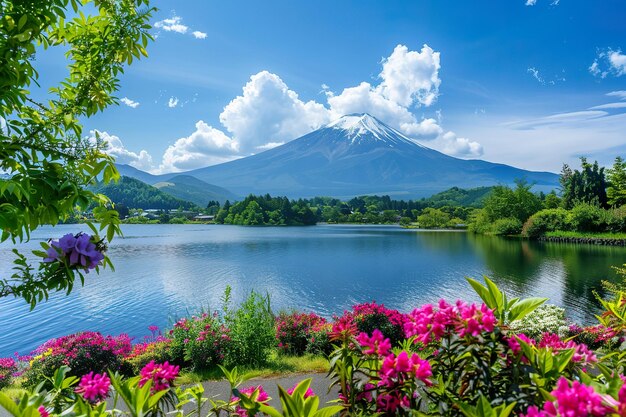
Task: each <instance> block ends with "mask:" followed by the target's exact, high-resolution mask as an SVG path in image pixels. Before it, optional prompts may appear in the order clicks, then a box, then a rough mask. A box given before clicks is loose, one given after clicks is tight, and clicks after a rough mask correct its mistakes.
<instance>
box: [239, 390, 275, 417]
mask: <svg viewBox="0 0 626 417" xmlns="http://www.w3.org/2000/svg"><path fill="white" fill-rule="evenodd" d="M257 390H258V391H259V395H258V396H257V398H256V402H258V403H261V404H267V402H268V401H269V400H271V398H270V396H269V395H267V392H265V390H264V389H263V386H262V385H257V386H256V387H254V386H252V387H247V388H243V389H240V390H239V392H240V393H241V394H243V395H245V396H246V397H248V398H249V397H251V396H252V394H254V392H255V391H257ZM230 401H231V402H237V401H239V397H232V398H231V399H230ZM235 414H236V415H238V416H240V417H248V411H247V410H246V409H245V408H243V407H241V406H240V405H238V406H237V407H236V408H235Z"/></svg>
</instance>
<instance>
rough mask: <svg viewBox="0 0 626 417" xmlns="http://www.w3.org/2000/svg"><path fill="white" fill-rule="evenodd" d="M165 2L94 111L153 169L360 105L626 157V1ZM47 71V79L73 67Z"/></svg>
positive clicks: (207, 157) (398, 117)
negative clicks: (140, 51) (136, 55)
mask: <svg viewBox="0 0 626 417" xmlns="http://www.w3.org/2000/svg"><path fill="white" fill-rule="evenodd" d="M153 5H154V6H156V7H158V8H159V11H158V12H157V13H156V14H155V16H154V18H153V24H154V25H155V28H154V30H153V33H154V35H155V36H156V40H155V41H154V42H153V43H151V44H150V45H149V48H148V52H149V57H148V58H147V59H144V60H142V61H141V62H137V63H136V64H133V65H132V66H131V67H129V68H128V69H127V71H126V74H125V75H124V76H123V78H122V83H121V84H122V88H121V90H120V92H119V94H118V96H119V98H120V99H124V100H123V102H122V103H120V105H119V106H117V107H112V108H109V109H107V110H106V111H105V112H104V113H102V114H99V115H97V116H95V117H93V118H91V119H89V120H87V121H85V127H86V132H88V131H90V130H98V131H99V132H101V134H102V136H103V137H104V138H105V139H106V140H107V141H108V142H109V150H110V152H111V153H112V154H114V155H116V156H117V157H118V160H119V161H120V162H123V163H130V164H131V165H134V166H136V167H138V168H140V169H144V170H149V171H151V172H169V171H184V170H188V169H192V168H198V167H202V166H207V165H211V164H214V163H219V162H223V161H227V160H231V159H235V158H240V157H243V156H246V155H250V154H252V153H258V152H261V151H262V150H264V149H267V148H269V147H272V146H276V145H277V144H280V143H284V142H287V141H289V140H292V139H294V138H296V137H297V136H300V135H302V134H305V133H308V132H309V131H311V130H314V129H315V128H317V127H319V126H320V125H323V124H325V123H327V122H329V121H331V120H332V119H333V118H336V117H339V116H341V114H343V113H345V112H357V111H358V112H365V111H367V112H370V113H371V114H373V115H374V116H376V117H378V118H380V119H381V120H383V121H384V122H386V123H388V124H390V125H392V126H393V127H395V128H397V129H398V130H400V131H402V132H403V133H405V134H406V135H408V136H410V137H411V138H413V139H415V140H417V141H419V142H421V143H423V144H424V145H426V146H430V147H433V148H435V149H438V150H441V151H443V152H446V153H448V154H451V155H454V156H459V157H463V158H480V159H486V160H489V161H493V162H502V163H507V164H511V165H515V166H519V167H522V168H527V169H534V170H550V171H554V172H558V171H559V170H560V167H561V165H562V163H563V162H568V163H572V164H577V162H576V160H577V158H578V156H580V155H587V156H589V157H591V158H593V159H598V160H599V161H600V162H602V163H605V164H610V163H611V161H612V160H613V158H614V157H615V156H616V155H618V154H621V155H622V156H625V154H626V25H625V24H624V22H626V3H624V2H623V0H594V1H590V0H560V1H555V0H536V1H533V0H506V1H497V2H496V1H481V0H476V1H472V2H459V1H446V0H432V1H416V0H413V1H368V0H361V1H328V0H320V1H314V2H294V1H265V2H251V1H250V2H248V1H221V2H216V1H213V0H185V1H166V0H154V1H153ZM39 65H40V68H41V73H42V74H44V75H43V81H44V84H45V83H47V82H50V83H51V82H53V81H55V80H57V79H59V78H61V77H62V75H63V69H64V65H65V62H64V60H63V59H62V58H61V57H60V56H59V55H57V54H55V53H47V54H44V55H43V56H42V57H40V58H39ZM598 106H602V107H598Z"/></svg>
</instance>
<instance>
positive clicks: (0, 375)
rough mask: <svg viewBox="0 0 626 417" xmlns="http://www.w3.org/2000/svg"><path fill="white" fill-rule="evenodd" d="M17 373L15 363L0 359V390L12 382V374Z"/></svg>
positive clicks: (11, 360) (13, 360)
mask: <svg viewBox="0 0 626 417" xmlns="http://www.w3.org/2000/svg"><path fill="white" fill-rule="evenodd" d="M16 372H17V363H16V362H15V359H13V358H0V390H1V389H2V388H5V387H8V386H9V385H11V383H12V382H13V374H14V373H16Z"/></svg>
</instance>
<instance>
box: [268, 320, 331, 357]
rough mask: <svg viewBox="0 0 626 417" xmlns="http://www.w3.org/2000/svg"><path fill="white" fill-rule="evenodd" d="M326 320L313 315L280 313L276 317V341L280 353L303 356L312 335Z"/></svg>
mask: <svg viewBox="0 0 626 417" xmlns="http://www.w3.org/2000/svg"><path fill="white" fill-rule="evenodd" d="M325 323H326V320H325V319H324V318H323V317H320V316H318V315H317V314H315V313H308V314H307V313H297V312H293V313H290V314H287V313H284V312H281V313H280V314H279V315H278V316H277V317H276V340H277V341H278V349H279V351H281V352H284V353H288V354H292V355H303V354H304V353H306V351H307V345H308V344H309V341H310V340H311V337H312V333H313V332H315V331H316V330H319V329H321V328H322V327H323V326H324V324H325Z"/></svg>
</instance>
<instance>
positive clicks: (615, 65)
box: [589, 49, 626, 78]
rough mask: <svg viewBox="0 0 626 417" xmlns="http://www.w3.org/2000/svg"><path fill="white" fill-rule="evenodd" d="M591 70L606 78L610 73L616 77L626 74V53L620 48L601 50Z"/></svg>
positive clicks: (596, 75) (594, 74)
mask: <svg viewBox="0 0 626 417" xmlns="http://www.w3.org/2000/svg"><path fill="white" fill-rule="evenodd" d="M589 72H590V73H591V74H592V75H593V76H595V77H600V78H606V77H607V76H608V75H609V74H613V75H615V76H616V77H621V76H622V75H626V55H624V54H623V53H622V51H621V50H620V49H618V50H616V51H614V50H612V49H607V50H604V51H600V52H599V53H598V57H597V58H596V59H595V60H594V61H593V63H592V64H591V66H589Z"/></svg>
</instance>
